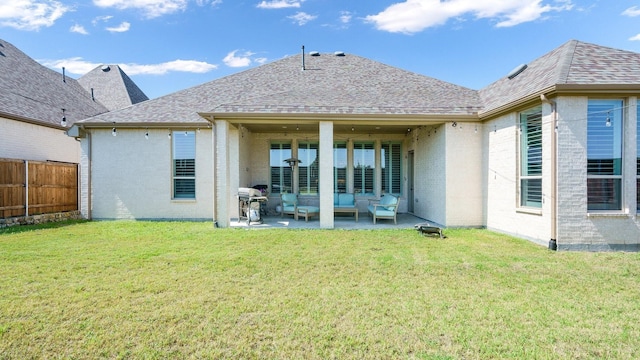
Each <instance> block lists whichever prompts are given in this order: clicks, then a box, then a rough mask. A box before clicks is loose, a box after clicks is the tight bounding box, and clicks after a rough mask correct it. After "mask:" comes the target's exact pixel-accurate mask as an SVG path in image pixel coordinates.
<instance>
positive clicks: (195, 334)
mask: <svg viewBox="0 0 640 360" xmlns="http://www.w3.org/2000/svg"><path fill="white" fill-rule="evenodd" d="M445 233H446V235H447V236H448V238H447V239H444V240H441V239H437V238H425V237H422V236H421V235H419V234H418V233H417V232H415V231H412V230H380V231H365V230H358V231H342V230H299V231H296V230H284V231H283V230H240V229H214V228H213V226H212V224H211V223H180V222H166V223H162V222H81V223H70V224H64V225H53V226H49V227H48V228H33V227H31V228H13V229H9V230H4V231H0V359H29V358H48V359H55V358H65V359H67V358H71V359H73V358H94V357H95V358H145V359H156V358H157V359H165V358H198V359H200V358H233V359H236V358H242V359H254V358H255V359H301V358H305V359H307V358H308V359H327V358H336V359H381V358H393V359H397V358H399V359H493V358H514V359H515V358H519V359H520V358H531V359H593V358H607V359H632V358H636V359H637V358H640V342H639V341H638V339H640V254H636V253H566V252H560V253H558V252H551V251H549V250H547V249H546V248H543V247H539V246H537V245H533V244H531V243H529V242H526V241H522V240H518V239H513V238H511V237H508V236H504V235H499V234H495V233H492V232H489V231H486V230H448V231H446V232H445Z"/></svg>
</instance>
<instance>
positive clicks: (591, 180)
mask: <svg viewBox="0 0 640 360" xmlns="http://www.w3.org/2000/svg"><path fill="white" fill-rule="evenodd" d="M623 105H624V102H623V101H622V100H589V105H588V109H587V209H588V210H589V211H601V210H621V209H622V147H623V143H622V131H623V123H622V122H623V116H622V108H623Z"/></svg>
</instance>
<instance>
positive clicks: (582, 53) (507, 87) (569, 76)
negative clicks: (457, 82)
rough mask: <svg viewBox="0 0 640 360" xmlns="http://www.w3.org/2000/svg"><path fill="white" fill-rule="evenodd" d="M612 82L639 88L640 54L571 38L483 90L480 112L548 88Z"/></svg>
mask: <svg viewBox="0 0 640 360" xmlns="http://www.w3.org/2000/svg"><path fill="white" fill-rule="evenodd" d="M610 85H615V86H618V87H620V88H624V87H625V86H628V85H634V86H638V88H639V89H640V54H639V53H635V52H630V51H624V50H619V49H613V48H609V47H605V46H600V45H595V44H589V43H585V42H580V41H576V40H571V41H568V42H566V43H565V44H563V45H562V46H560V47H558V48H556V49H555V50H553V51H551V52H549V53H547V54H545V55H543V56H542V57H540V58H538V59H536V60H534V61H532V62H531V63H529V64H528V65H527V68H526V69H524V71H522V72H521V73H520V74H519V75H517V76H515V77H513V78H512V79H509V78H508V77H507V76H505V77H504V78H502V79H500V80H498V81H496V82H494V83H493V84H491V85H489V86H487V87H486V88H484V89H482V90H480V96H481V98H482V102H483V104H484V110H483V111H482V112H481V114H483V113H487V112H490V111H493V110H495V109H497V108H499V107H503V106H507V105H509V104H512V103H514V102H516V101H518V100H520V99H524V98H527V97H528V96H532V95H536V94H537V95H538V96H539V94H540V93H541V92H545V91H550V90H562V89H576V88H579V87H594V88H598V87H600V88H605V87H606V88H611V86H610Z"/></svg>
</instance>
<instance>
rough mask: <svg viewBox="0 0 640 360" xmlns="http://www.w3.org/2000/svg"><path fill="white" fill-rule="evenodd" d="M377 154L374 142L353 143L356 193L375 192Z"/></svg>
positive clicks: (371, 193)
mask: <svg viewBox="0 0 640 360" xmlns="http://www.w3.org/2000/svg"><path fill="white" fill-rule="evenodd" d="M375 155H376V154H375V148H374V146H373V142H356V143H354V144H353V191H354V193H355V194H356V195H373V194H374V193H375V170H376V163H375V160H376V156H375Z"/></svg>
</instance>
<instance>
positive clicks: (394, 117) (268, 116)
mask: <svg viewBox="0 0 640 360" xmlns="http://www.w3.org/2000/svg"><path fill="white" fill-rule="evenodd" d="M199 115H200V116H202V117H203V118H205V119H208V120H210V121H214V120H228V121H231V122H232V123H233V122H237V121H238V120H241V121H242V123H245V124H250V123H261V122H264V121H274V120H277V121H278V123H286V122H297V121H311V122H315V121H327V120H330V121H334V122H347V121H348V122H352V121H357V122H372V123H379V122H387V121H401V122H403V123H406V124H416V125H419V124H424V123H425V122H434V123H435V122H442V121H447V120H456V121H477V120H478V115H477V114H475V113H470V114H339V113H324V114H321V113H314V114H310V113H254V112H251V113H246V112H224V113H219V112H218V113H216V112H212V113H199Z"/></svg>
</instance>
